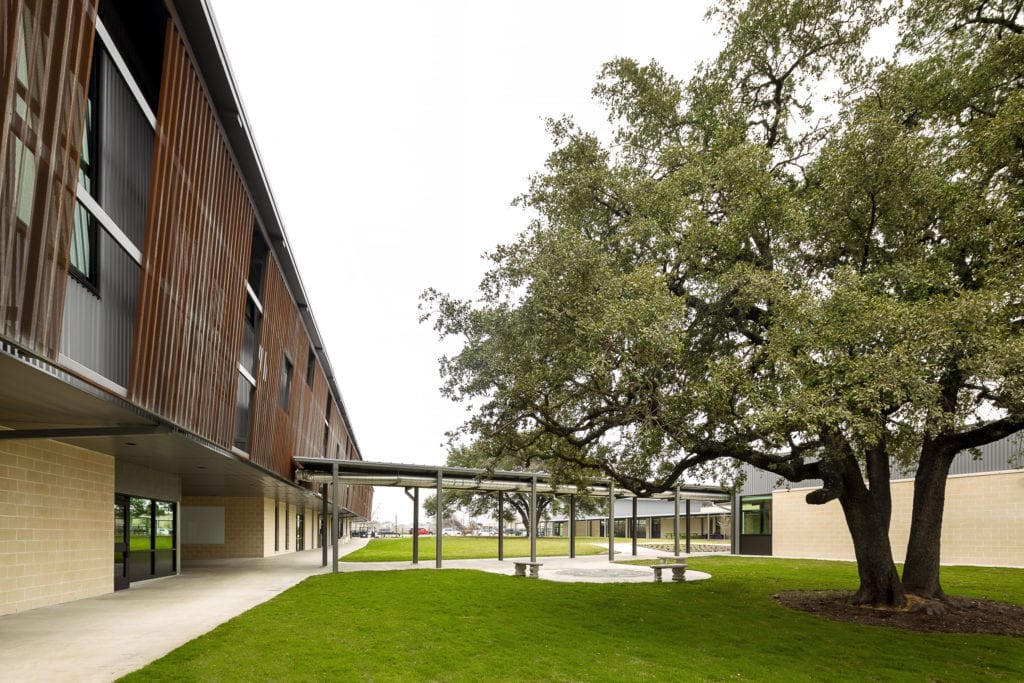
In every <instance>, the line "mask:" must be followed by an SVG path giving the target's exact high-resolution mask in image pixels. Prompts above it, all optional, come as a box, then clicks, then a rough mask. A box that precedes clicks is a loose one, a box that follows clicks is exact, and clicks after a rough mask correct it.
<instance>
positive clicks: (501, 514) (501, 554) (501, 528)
mask: <svg viewBox="0 0 1024 683" xmlns="http://www.w3.org/2000/svg"><path fill="white" fill-rule="evenodd" d="M504 559H505V492H504V491H498V562H501V561H502V560H504Z"/></svg>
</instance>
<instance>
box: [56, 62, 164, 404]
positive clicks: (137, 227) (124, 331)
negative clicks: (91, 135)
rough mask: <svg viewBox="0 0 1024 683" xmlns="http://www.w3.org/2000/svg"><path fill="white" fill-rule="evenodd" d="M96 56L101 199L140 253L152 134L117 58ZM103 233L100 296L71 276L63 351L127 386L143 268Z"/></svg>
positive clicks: (100, 242)
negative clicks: (120, 70) (118, 68)
mask: <svg viewBox="0 0 1024 683" xmlns="http://www.w3.org/2000/svg"><path fill="white" fill-rule="evenodd" d="M98 52H99V59H98V62H97V64H98V66H97V68H98V70H99V72H100V73H99V74H98V78H99V81H98V82H99V85H100V97H99V100H100V102H99V107H98V109H99V125H100V134H99V141H100V154H99V156H98V161H99V163H98V164H97V166H98V176H99V177H98V183H97V187H98V190H99V192H98V194H99V196H98V200H99V204H100V206H102V207H103V209H104V211H106V213H107V215H109V216H110V217H111V218H112V219H113V220H114V222H115V223H116V224H117V227H119V228H120V229H121V231H122V232H124V233H125V234H126V235H127V236H128V237H129V239H130V240H131V241H132V242H133V244H134V245H135V246H136V248H138V249H140V250H141V248H142V244H143V237H144V235H145V216H146V205H147V203H148V199H149V183H150V175H151V173H152V156H153V129H152V127H150V125H149V122H148V121H147V120H146V117H145V116H144V115H143V113H142V110H141V109H140V108H139V105H138V103H137V102H136V100H135V98H134V97H133V96H132V93H131V91H130V90H129V89H128V86H127V84H126V83H125V82H124V79H123V78H122V77H121V74H120V72H119V71H118V70H117V67H116V66H115V65H114V62H113V60H112V59H111V58H110V56H109V55H108V54H107V53H106V51H105V50H103V49H99V50H98ZM98 232H99V249H100V258H99V267H98V272H99V287H98V289H99V296H98V297H97V296H96V294H94V293H93V292H91V291H90V290H89V289H87V288H85V287H83V286H82V285H81V284H79V283H78V282H77V281H76V280H75V279H74V278H70V277H69V278H68V280H69V282H68V287H67V292H66V295H65V301H64V322H63V326H62V329H63V333H62V335H61V353H63V354H65V355H67V356H68V357H70V358H72V359H74V360H76V361H78V362H79V363H81V364H83V365H85V366H86V367H88V368H89V369H91V370H94V371H95V372H98V373H99V374H101V375H103V376H104V377H106V378H107V379H109V380H111V381H113V382H115V383H116V384H119V385H121V386H127V385H128V378H129V371H130V366H131V354H132V337H133V332H134V326H135V313H136V305H137V300H138V291H139V265H138V264H137V263H136V262H135V261H134V260H133V259H132V258H131V257H130V256H128V254H127V253H125V251H124V250H123V249H122V248H121V247H120V245H118V243H117V242H116V241H115V240H114V239H113V238H111V237H110V235H108V234H107V233H106V232H105V231H104V230H103V229H102V228H100V229H99V231H98Z"/></svg>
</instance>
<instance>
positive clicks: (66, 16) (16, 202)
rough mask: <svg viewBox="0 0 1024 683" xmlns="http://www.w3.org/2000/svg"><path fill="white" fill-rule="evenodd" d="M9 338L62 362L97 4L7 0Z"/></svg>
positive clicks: (1, 318)
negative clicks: (60, 348)
mask: <svg viewBox="0 0 1024 683" xmlns="http://www.w3.org/2000/svg"><path fill="white" fill-rule="evenodd" d="M3 12H4V15H3V16H4V25H3V28H2V29H0V40H2V41H3V42H2V44H0V58H2V59H0V197H2V198H3V199H2V202H0V334H2V335H3V336H4V337H5V338H7V339H10V340H12V341H14V342H15V343H17V344H18V345H20V346H22V347H24V348H27V349H30V350H31V351H32V352H34V353H37V354H39V355H41V356H44V357H47V358H50V359H55V358H56V356H57V350H58V345H59V340H60V323H61V318H62V308H63V304H64V287H65V283H66V280H67V278H66V275H67V268H68V244H69V241H70V238H71V225H72V217H73V213H74V206H75V186H76V184H77V176H78V159H79V156H80V154H81V149H80V145H81V136H82V128H83V124H84V121H85V102H86V88H87V82H88V77H89V58H90V55H91V54H92V41H93V30H94V25H95V16H96V2H95V0H45V1H43V0H40V1H34V0H3Z"/></svg>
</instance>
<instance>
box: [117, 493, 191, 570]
mask: <svg viewBox="0 0 1024 683" xmlns="http://www.w3.org/2000/svg"><path fill="white" fill-rule="evenodd" d="M177 521H178V515H177V505H175V504H174V503H171V502H169V501H164V500H153V499H151V498H139V497H136V496H127V495H124V494H122V493H118V494H115V495H114V590H121V589H123V588H128V585H129V583H130V582H132V581H139V580H141V579H151V578H154V577H157V576H168V575H170V574H174V573H176V572H177V570H178V541H177V539H178V524H177Z"/></svg>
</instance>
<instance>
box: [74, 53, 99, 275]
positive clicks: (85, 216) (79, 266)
mask: <svg viewBox="0 0 1024 683" xmlns="http://www.w3.org/2000/svg"><path fill="white" fill-rule="evenodd" d="M99 63H100V60H99V51H97V53H96V58H95V59H94V60H93V73H92V78H91V79H90V83H89V98H88V101H87V103H86V108H85V131H84V132H83V134H82V156H81V158H80V159H79V162H78V184H79V185H81V186H82V189H83V190H85V191H86V192H88V193H89V195H90V196H92V197H98V196H99V191H98V188H97V183H98V176H99V174H98V173H97V168H96V161H97V159H96V157H97V154H96V152H97V150H98V149H99V111H98V109H97V106H96V103H97V101H98V95H99V82H100V79H101V72H102V69H100V68H98V67H97V65H98V64H99ZM70 261H71V268H70V270H71V274H72V275H73V276H74V277H75V278H76V279H77V280H78V281H80V282H81V283H82V284H84V285H85V286H86V287H88V288H89V289H91V290H93V291H94V292H96V291H98V289H99V282H100V280H99V232H98V230H97V226H96V219H95V218H94V217H93V215H92V214H91V213H90V212H89V211H88V210H87V209H86V208H85V206H84V205H83V204H82V203H81V202H80V201H76V202H75V223H74V227H73V229H72V231H71V254H70Z"/></svg>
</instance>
